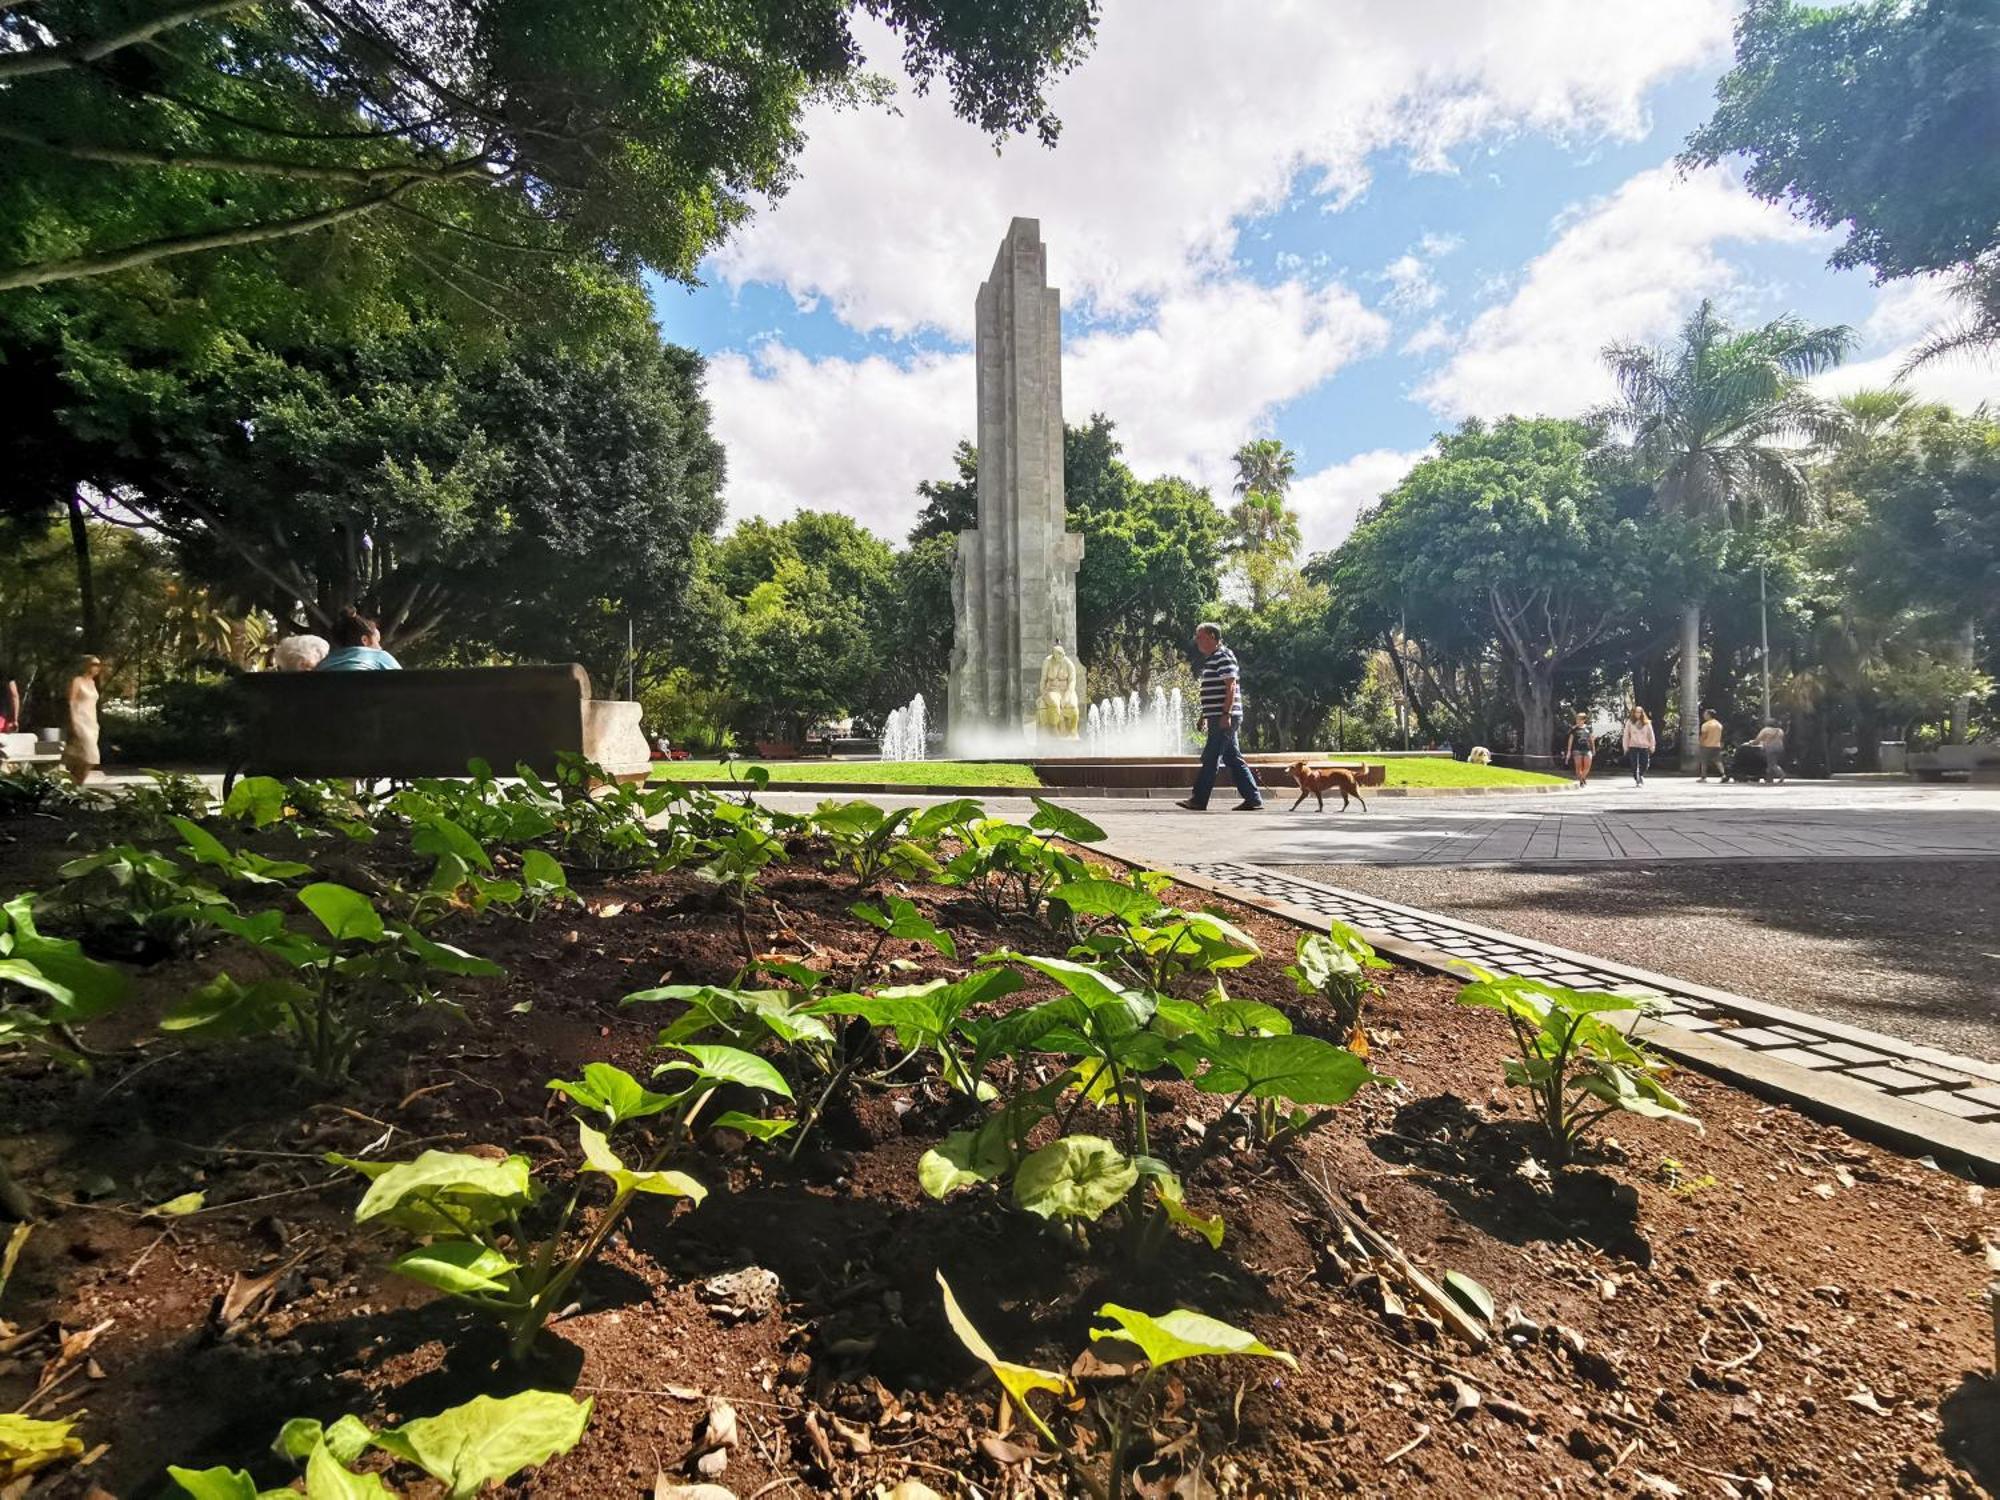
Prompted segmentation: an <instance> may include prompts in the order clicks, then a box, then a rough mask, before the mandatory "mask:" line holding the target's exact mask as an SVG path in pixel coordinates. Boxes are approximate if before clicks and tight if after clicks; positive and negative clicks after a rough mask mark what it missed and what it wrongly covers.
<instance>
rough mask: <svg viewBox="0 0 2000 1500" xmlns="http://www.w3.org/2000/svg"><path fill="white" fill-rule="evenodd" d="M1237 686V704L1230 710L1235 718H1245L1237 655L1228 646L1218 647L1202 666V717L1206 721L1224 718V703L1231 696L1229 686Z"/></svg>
mask: <svg viewBox="0 0 2000 1500" xmlns="http://www.w3.org/2000/svg"><path fill="white" fill-rule="evenodd" d="M1232 682H1234V683H1235V684H1236V703H1235V706H1234V707H1233V708H1231V710H1230V715H1231V717H1233V718H1238V719H1240V718H1242V717H1243V684H1242V682H1241V681H1240V680H1239V674H1238V672H1237V669H1236V653H1235V652H1234V651H1231V650H1230V649H1229V648H1228V647H1227V646H1217V647H1216V648H1215V650H1214V651H1213V652H1212V653H1211V654H1210V655H1209V658H1208V660H1206V661H1204V662H1203V663H1202V664H1201V716H1202V717H1203V718H1204V719H1219V718H1221V717H1222V701H1223V699H1225V698H1227V697H1228V696H1229V687H1228V684H1230V683H1232Z"/></svg>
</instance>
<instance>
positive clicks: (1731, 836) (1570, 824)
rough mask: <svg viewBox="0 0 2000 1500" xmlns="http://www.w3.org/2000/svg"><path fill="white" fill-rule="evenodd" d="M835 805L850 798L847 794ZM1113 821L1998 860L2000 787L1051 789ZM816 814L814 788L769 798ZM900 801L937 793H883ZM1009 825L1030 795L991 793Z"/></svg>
mask: <svg viewBox="0 0 2000 1500" xmlns="http://www.w3.org/2000/svg"><path fill="white" fill-rule="evenodd" d="M829 795H833V796H839V795H841V794H840V793H839V792H838V791H837V790H835V791H833V792H831V793H830V794H829ZM1045 795H1047V796H1048V797H1049V799H1050V800H1051V801H1055V802H1060V803H1063V804H1064V805H1066V806H1071V807H1074V808H1075V809H1076V810H1077V811H1078V812H1081V813H1083V814H1084V815H1085V816H1086V817H1089V818H1090V819H1092V820H1093V821H1094V822H1096V823H1098V824H1099V825H1100V826H1102V827H1103V828H1104V830H1105V832H1106V833H1107V834H1108V835H1109V837H1110V842H1111V844H1112V845H1113V846H1114V847H1115V848H1116V849H1117V850H1118V852H1119V853H1121V854H1123V855H1126V856H1128V857H1130V858H1134V859H1142V860H1155V861H1160V862H1163V863H1170V864H1191V863H1204V862H1205V863H1213V862H1218V861H1232V862H1241V863H1246V864H1255V865H1353V864H1382V865H1523V864H1525V865H1537V866H1541V865H1553V866H1564V865H1570V864H1579V863H1583V864H1587V863H1594V862H1603V861H1631V860H1737V859H1767V860H1821V859H1831V860H1848V861H1852V860H1865V859H1885V858H1886V859H2000V789H1993V788H1986V787H1965V786H1949V785H1946V786H1922V785H1918V784H1915V783H1910V782H1875V781H1866V782H1863V781H1836V782H1804V781H1797V780H1794V781H1790V782H1787V783H1785V784H1784V785H1782V786H1775V785H1774V786H1763V785H1748V786H1740V785H1735V784H1727V785H1724V784H1719V783H1714V782H1711V783H1709V784H1707V785H1702V784H1700V783H1695V782H1687V781H1676V780H1671V779H1669V778H1666V777H1655V778H1653V779H1652V780H1651V781H1649V782H1648V783H1647V784H1646V785H1645V786H1644V787H1634V786H1633V785H1632V784H1631V781H1630V779H1629V778H1619V777H1615V776H1607V777H1603V778H1600V779H1599V780H1598V781H1596V782H1594V783H1593V784H1592V785H1591V786H1590V787H1588V788H1586V789H1584V790H1581V791H1577V790H1565V791H1562V792H1557V793H1554V794H1550V795H1533V796H1518V797H1513V796H1504V795H1488V796H1481V797H1467V798H1435V799H1432V798H1419V797H1411V798H1406V799H1396V800H1391V799H1389V798H1386V797H1384V798H1378V799H1376V800H1375V802H1374V803H1373V804H1372V807H1371V810H1370V811H1368V812H1365V813H1364V812H1362V811H1361V810H1360V809H1359V808H1355V809H1351V810H1350V811H1348V812H1345V813H1340V812H1335V811H1334V810H1333V809H1332V808H1328V809H1327V811H1325V812H1323V813H1322V812H1314V811H1312V810H1311V809H1312V803H1311V801H1310V800H1308V801H1307V803H1306V806H1305V808H1303V809H1301V810H1300V811H1298V812H1290V811H1287V810H1286V809H1287V808H1288V807H1289V805H1290V802H1291V799H1292V797H1293V796H1295V795H1297V794H1296V793H1295V792H1292V791H1291V790H1290V789H1289V787H1284V786H1272V787H1271V788H1270V789H1269V790H1268V791H1267V792H1266V800H1265V805H1264V811H1262V812H1259V813H1237V812H1231V811H1229V808H1231V807H1233V806H1234V802H1233V793H1232V794H1231V797H1229V798H1225V797H1223V796H1221V795H1218V796H1217V798H1216V800H1215V802H1214V803H1213V804H1211V806H1210V808H1209V810H1208V811H1207V812H1202V813H1191V812H1187V811H1184V810H1183V809H1181V808H1178V807H1175V806H1174V805H1173V804H1172V803H1171V802H1163V801H1157V800H1148V801H1139V800H1132V799H1116V798H1100V797H1076V798H1065V797H1064V796H1063V795H1062V794H1061V793H1059V792H1050V793H1047V794H1045ZM766 800H768V801H770V802H772V803H773V804H775V805H778V806H785V807H793V808H810V807H813V806H816V805H817V804H818V803H819V802H820V801H821V800H823V799H822V798H821V797H820V796H817V795H813V794H808V793H797V794H793V793H786V794H782V795H773V796H771V797H770V798H768V799H766ZM873 800H875V801H878V802H881V803H884V804H887V805H891V806H894V805H899V804H903V803H916V802H921V801H930V800H936V799H929V798H919V797H914V796H913V797H900V796H896V795H894V794H876V795H875V796H874V797H873ZM986 806H987V808H988V810H989V811H991V812H992V813H994V814H995V815H997V816H1006V817H1021V816H1025V815H1026V814H1027V813H1028V812H1029V811H1031V807H1030V804H1029V803H1028V801H1027V799H1026V798H1025V797H1023V798H1012V797H1009V798H997V797H996V798H989V799H986Z"/></svg>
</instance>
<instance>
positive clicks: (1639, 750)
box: [1625, 745, 1653, 782]
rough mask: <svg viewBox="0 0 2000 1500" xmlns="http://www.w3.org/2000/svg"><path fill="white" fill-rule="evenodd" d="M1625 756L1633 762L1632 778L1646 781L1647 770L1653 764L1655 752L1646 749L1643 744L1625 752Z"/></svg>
mask: <svg viewBox="0 0 2000 1500" xmlns="http://www.w3.org/2000/svg"><path fill="white" fill-rule="evenodd" d="M1625 758H1626V759H1627V760H1629V761H1631V762H1632V779H1633V780H1634V781H1637V782H1644V781H1645V779H1646V770H1647V768H1648V767H1649V766H1651V765H1652V764H1653V752H1652V751H1650V750H1648V749H1646V748H1645V747H1644V746H1643V745H1634V746H1633V747H1632V748H1631V749H1630V750H1627V751H1626V752H1625Z"/></svg>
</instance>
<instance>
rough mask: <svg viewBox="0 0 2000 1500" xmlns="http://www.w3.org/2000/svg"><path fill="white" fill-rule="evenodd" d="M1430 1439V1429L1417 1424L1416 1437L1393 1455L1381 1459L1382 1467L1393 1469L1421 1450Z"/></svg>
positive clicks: (1420, 1423)
mask: <svg viewBox="0 0 2000 1500" xmlns="http://www.w3.org/2000/svg"><path fill="white" fill-rule="evenodd" d="M1430 1438H1431V1430H1430V1428H1429V1427H1427V1426H1426V1425H1425V1424H1423V1423H1422V1422H1419V1423H1417V1435H1416V1436H1415V1437H1413V1438H1411V1439H1410V1440H1409V1441H1408V1442H1407V1443H1405V1444H1403V1446H1402V1447H1400V1448H1398V1449H1397V1450H1396V1451H1395V1452H1394V1453H1391V1454H1390V1455H1389V1456H1388V1457H1387V1458H1385V1459H1383V1460H1382V1467H1383V1468H1385V1469H1387V1468H1392V1467H1394V1466H1395V1465H1396V1464H1398V1463H1400V1462H1401V1461H1402V1460H1403V1459H1405V1458H1408V1457H1409V1456H1410V1455H1411V1454H1412V1453H1414V1452H1416V1451H1417V1449H1419V1448H1421V1447H1422V1446H1423V1445H1424V1444H1425V1443H1427V1442H1429V1441H1430Z"/></svg>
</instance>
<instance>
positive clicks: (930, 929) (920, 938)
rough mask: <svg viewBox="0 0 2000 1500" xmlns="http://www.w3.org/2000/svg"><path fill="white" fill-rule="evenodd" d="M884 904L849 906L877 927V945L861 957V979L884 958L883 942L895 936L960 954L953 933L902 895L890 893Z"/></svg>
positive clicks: (948, 954) (949, 955)
mask: <svg viewBox="0 0 2000 1500" xmlns="http://www.w3.org/2000/svg"><path fill="white" fill-rule="evenodd" d="M882 905H883V906H886V907H888V908H889V909H888V910H887V911H886V912H885V911H883V910H882V908H881V907H879V906H875V905H873V904H872V903H870V902H867V901H857V902H855V904H854V905H852V906H850V907H849V908H848V911H849V913H850V914H852V915H853V916H855V917H857V918H859V919H860V920H861V921H863V922H866V923H867V924H868V925H869V926H870V927H873V928H874V929H875V934H876V935H875V944H874V946H873V947H871V948H870V949H869V950H868V956H867V957H866V958H864V959H862V960H861V963H860V966H859V967H858V968H857V969H856V971H855V977H856V980H857V982H858V980H859V979H860V977H861V976H863V975H866V974H868V973H871V972H872V971H873V970H874V968H875V960H876V959H877V958H879V957H881V954H882V945H883V944H884V943H886V942H888V941H890V940H891V939H892V938H893V939H895V940H896V941H898V942H905V943H927V944H929V945H930V946H931V947H932V948H933V949H935V950H936V951H937V952H939V953H941V954H943V955H944V956H945V957H946V958H957V957H958V942H957V940H956V939H955V938H953V937H952V935H951V934H950V933H948V932H946V931H945V930H944V929H943V928H941V927H939V926H938V925H937V924H936V923H934V922H932V921H931V920H930V918H928V917H926V916H925V915H924V914H923V913H922V912H920V911H918V910H917V908H916V906H915V904H914V903H912V902H910V901H908V900H905V899H904V898H903V897H901V896H887V897H884V898H883V901H882Z"/></svg>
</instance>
